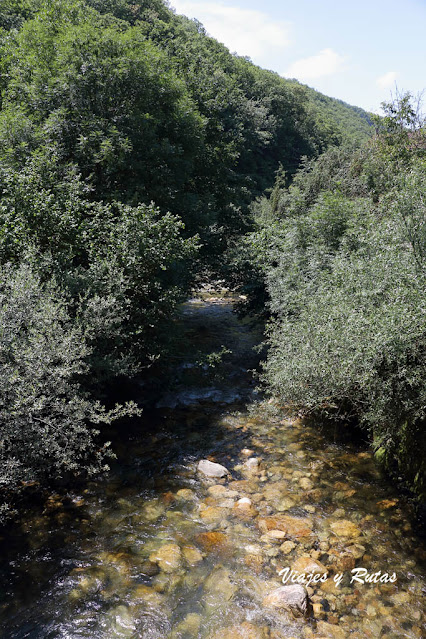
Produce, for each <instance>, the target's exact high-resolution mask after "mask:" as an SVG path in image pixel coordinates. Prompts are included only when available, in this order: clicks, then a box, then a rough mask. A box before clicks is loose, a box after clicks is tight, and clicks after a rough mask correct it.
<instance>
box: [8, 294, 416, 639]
mask: <svg viewBox="0 0 426 639" xmlns="http://www.w3.org/2000/svg"><path fill="white" fill-rule="evenodd" d="M232 303H233V300H232V298H231V297H229V296H226V295H221V294H219V293H216V294H215V293H212V292H208V291H204V292H202V293H200V294H197V297H196V298H194V299H192V300H189V301H188V302H187V303H186V304H185V305H183V307H182V313H181V319H180V323H181V327H182V332H183V344H184V348H182V356H181V357H180V358H179V357H177V358H176V371H177V381H176V384H175V385H174V387H173V388H171V389H170V390H169V391H168V392H167V393H165V394H164V396H163V397H162V400H161V401H160V402H159V404H158V407H157V408H156V409H155V410H154V411H149V412H147V413H144V414H143V415H142V417H141V418H138V419H135V420H134V423H133V424H132V427H131V428H130V429H129V431H128V432H127V431H126V433H125V434H123V437H120V440H119V442H118V444H116V445H115V450H116V453H117V461H116V462H114V464H113V465H112V470H111V473H110V474H109V475H108V476H107V477H106V478H103V479H100V480H99V481H94V482H91V483H89V484H88V485H87V486H86V487H85V488H84V489H83V490H82V491H81V492H79V493H77V492H68V493H67V494H66V495H52V496H51V497H50V498H49V499H48V500H47V501H46V503H45V504H44V506H43V508H42V509H34V511H29V512H27V513H25V515H24V516H23V517H22V520H21V522H20V523H18V524H16V525H14V526H13V527H12V528H11V529H10V530H8V531H7V532H6V533H5V534H4V536H3V537H2V538H1V542H0V544H1V564H0V578H1V584H2V590H1V592H0V628H2V631H1V632H0V637H1V638H2V639H24V638H29V639H80V638H85V639H89V638H90V639H115V638H117V639H118V638H123V639H124V638H126V639H291V638H293V639H295V638H307V639H309V638H318V639H319V638H323V637H330V638H333V637H334V638H337V639H344V638H346V637H348V638H350V639H365V638H370V637H371V638H376V637H380V638H383V639H401V638H402V637H407V638H415V639H422V638H424V637H426V622H425V617H424V602H425V595H426V583H425V579H424V574H425V572H424V568H425V558H426V553H425V550H424V546H422V541H421V539H420V538H418V537H416V535H415V532H414V531H413V529H412V525H411V523H410V516H411V513H410V506H409V503H407V502H406V501H405V498H403V497H402V496H401V495H399V494H398V493H397V492H396V489H395V487H393V486H391V485H390V484H389V483H388V482H387V481H386V480H385V479H383V478H382V477H381V476H380V473H379V472H378V470H377V468H376V466H375V464H374V463H373V460H372V457H371V455H370V453H369V452H366V451H365V450H363V449H359V448H357V447H356V446H354V445H343V444H337V443H335V442H334V441H332V440H331V439H330V437H329V436H327V435H326V434H325V433H323V432H322V431H321V429H319V428H316V427H315V426H314V425H313V426H307V425H304V424H302V423H301V422H300V421H298V420H292V419H290V418H286V417H285V415H284V414H283V413H282V412H278V411H277V410H276V409H275V408H274V406H273V405H270V404H262V403H260V404H259V405H258V407H257V408H254V409H250V405H251V404H253V402H255V401H256V399H257V397H256V392H255V390H254V384H253V381H252V377H251V375H250V374H249V373H248V372H247V369H250V368H252V367H253V366H255V363H256V362H255V356H254V355H253V350H252V348H253V346H254V344H256V342H257V341H258V340H259V336H258V335H256V333H255V331H254V330H253V329H252V328H250V326H249V324H247V323H245V322H240V321H238V320H237V318H236V316H235V314H234V313H233V312H232ZM185 353H186V356H185ZM202 459H209V460H210V461H213V462H217V463H219V464H222V465H223V466H225V467H226V468H227V469H228V470H229V475H227V476H225V477H223V478H219V479H214V480H213V479H207V478H206V477H205V476H203V475H202V474H201V473H199V472H197V463H198V462H199V461H200V460H202ZM240 500H242V501H240ZM294 566H295V567H296V568H295V569H297V570H299V572H303V571H305V572H306V573H309V572H311V571H314V572H317V573H318V574H323V573H324V571H326V573H325V574H326V577H324V579H323V580H322V581H321V582H319V583H315V584H313V583H311V584H310V586H309V587H308V592H309V595H310V601H311V603H312V606H313V608H312V610H311V615H310V617H309V618H292V616H291V615H289V614H288V613H286V612H284V611H283V610H282V609H280V608H276V607H274V606H271V605H270V603H268V602H270V597H269V598H268V595H269V594H270V593H271V592H272V591H274V589H276V588H277V587H279V586H280V585H282V583H281V577H280V576H279V572H280V571H281V570H283V569H285V568H286V567H289V568H291V567H294ZM356 567H358V568H364V569H365V570H366V571H367V573H368V574H369V575H374V574H375V573H378V572H379V571H380V576H383V575H384V574H385V573H387V574H388V575H389V576H392V575H393V573H395V576H396V581H394V582H388V583H386V580H387V578H384V580H383V581H382V582H381V583H380V582H379V583H374V582H373V583H369V582H367V581H366V578H365V576H364V577H362V576H361V575H360V576H359V580H360V581H353V573H352V571H353V570H354V569H355V568H356ZM321 571H322V573H321ZM422 574H423V577H422ZM336 575H341V581H340V582H339V579H335V577H336ZM367 579H370V577H367ZM377 579H378V578H377V577H376V580H377ZM351 580H352V583H351ZM336 581H337V582H339V585H337V583H336ZM361 581H365V583H360V582H361Z"/></svg>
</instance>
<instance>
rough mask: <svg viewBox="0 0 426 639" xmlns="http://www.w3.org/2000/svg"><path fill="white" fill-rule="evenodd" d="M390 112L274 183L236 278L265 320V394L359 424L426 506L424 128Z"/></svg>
mask: <svg viewBox="0 0 426 639" xmlns="http://www.w3.org/2000/svg"><path fill="white" fill-rule="evenodd" d="M384 108H385V112H386V115H385V117H384V118H382V119H379V118H376V126H377V131H378V134H377V136H376V137H375V138H374V140H372V141H370V142H369V143H368V144H366V145H364V146H363V147H361V148H359V149H357V150H348V149H343V148H333V149H330V150H328V151H327V152H326V153H324V154H323V155H322V156H321V157H320V158H318V159H316V160H307V161H305V162H304V164H303V167H302V168H301V169H300V171H299V172H298V173H297V174H296V176H295V178H294V180H293V182H292V184H291V185H290V186H288V187H287V186H286V185H283V183H282V180H281V177H280V176H278V178H277V182H276V186H275V188H274V190H273V192H272V195H271V197H270V198H263V199H260V200H258V201H257V203H256V205H255V207H254V211H255V218H256V225H257V229H256V230H255V231H254V232H253V233H251V234H249V235H248V236H246V237H245V238H244V240H243V242H242V243H241V244H240V246H239V249H238V252H237V254H236V255H237V257H236V269H235V272H236V273H238V274H239V275H240V277H242V280H243V281H242V284H241V286H242V290H243V291H244V292H245V293H246V295H247V296H248V298H249V300H248V306H249V308H251V309H252V310H254V309H256V311H257V312H258V313H263V314H265V310H267V312H268V317H269V329H268V339H267V344H268V357H267V361H266V362H265V365H264V370H263V381H264V383H265V385H266V388H268V389H269V391H270V392H271V393H272V394H273V395H274V396H278V397H280V398H281V401H283V402H285V403H286V404H288V405H290V406H291V407H292V408H293V409H294V410H295V411H301V412H302V413H304V414H305V415H306V414H307V415H313V416H315V418H316V419H317V420H318V419H322V420H328V421H329V420H331V421H332V422H334V424H335V426H336V428H338V429H340V430H349V431H351V430H353V429H354V427H355V426H361V427H362V428H363V429H364V431H365V433H366V438H367V439H368V440H370V441H371V443H372V446H373V448H374V451H375V454H376V457H377V459H378V460H379V461H380V462H381V463H383V464H384V466H385V467H386V468H387V469H388V470H389V471H391V472H392V473H393V474H394V475H395V476H396V477H399V478H400V479H401V478H404V479H405V481H406V482H408V484H409V485H410V486H411V487H412V488H414V490H415V491H416V493H417V495H418V496H419V497H420V498H423V499H424V498H425V494H426V467H425V458H424V451H425V450H426V439H425V437H426V434H425V417H426V414H425V410H426V383H425V376H424V371H425V365H426V360H425V352H426V351H425V335H426V317H425V308H424V300H425V294H426V280H425V275H426V224H425V221H426V216H425V213H426V210H425V201H426V131H425V123H424V118H423V117H422V116H421V112H419V111H418V109H417V107H416V104H415V102H414V100H412V99H411V96H410V95H409V94H405V95H401V96H399V97H398V98H397V100H396V101H395V102H393V103H388V104H385V105H384ZM249 272H250V277H249V278H247V273H249ZM244 277H246V278H247V279H246V280H244ZM265 300H266V302H265ZM265 304H266V305H265Z"/></svg>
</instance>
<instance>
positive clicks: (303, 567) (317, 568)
mask: <svg viewBox="0 0 426 639" xmlns="http://www.w3.org/2000/svg"><path fill="white" fill-rule="evenodd" d="M291 568H292V570H296V571H297V572H299V573H301V572H304V573H306V574H308V573H312V574H313V575H325V574H326V573H327V572H328V571H327V568H326V567H325V566H324V565H323V564H322V563H321V562H320V561H317V560H316V559H313V558H312V557H308V556H307V555H304V556H303V557H299V559H296V561H295V562H294V563H293V565H292V566H291Z"/></svg>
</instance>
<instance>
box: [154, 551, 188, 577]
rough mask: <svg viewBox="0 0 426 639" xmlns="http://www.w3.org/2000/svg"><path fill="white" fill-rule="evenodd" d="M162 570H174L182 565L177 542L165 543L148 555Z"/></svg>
mask: <svg viewBox="0 0 426 639" xmlns="http://www.w3.org/2000/svg"><path fill="white" fill-rule="evenodd" d="M149 560H150V561H152V562H155V563H157V564H158V565H159V567H160V568H161V570H163V571H164V572H168V573H169V572H174V571H175V570H179V568H180V567H181V565H182V553H181V550H180V548H179V546H178V545H177V544H166V545H164V546H161V548H159V549H158V550H157V551H156V552H153V553H152V554H151V555H150V556H149Z"/></svg>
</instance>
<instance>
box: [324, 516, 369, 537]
mask: <svg viewBox="0 0 426 639" xmlns="http://www.w3.org/2000/svg"><path fill="white" fill-rule="evenodd" d="M330 528H331V530H332V531H333V532H334V533H335V534H336V535H338V536H339V537H350V538H353V537H359V536H360V535H361V530H360V529H359V528H358V526H356V525H355V524H354V523H353V522H352V521H349V519H341V520H339V521H334V522H333V523H332V524H330Z"/></svg>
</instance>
